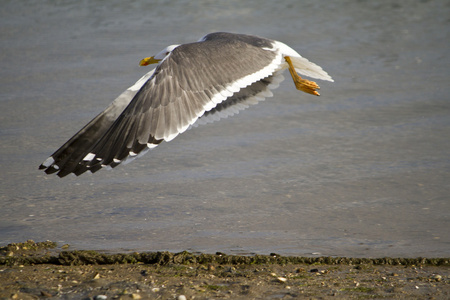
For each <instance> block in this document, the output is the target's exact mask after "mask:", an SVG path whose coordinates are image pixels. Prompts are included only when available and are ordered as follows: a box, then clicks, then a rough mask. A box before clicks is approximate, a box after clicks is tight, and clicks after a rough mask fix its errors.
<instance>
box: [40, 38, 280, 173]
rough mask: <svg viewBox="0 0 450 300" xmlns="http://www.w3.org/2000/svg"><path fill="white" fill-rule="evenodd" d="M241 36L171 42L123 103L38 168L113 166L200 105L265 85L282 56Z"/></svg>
mask: <svg viewBox="0 0 450 300" xmlns="http://www.w3.org/2000/svg"><path fill="white" fill-rule="evenodd" d="M238 36H239V38H235V39H230V38H229V36H223V35H220V34H219V35H214V34H212V35H208V36H206V37H205V38H204V39H203V40H202V41H200V42H197V43H192V44H185V45H181V46H179V47H177V48H175V49H174V50H173V51H172V52H171V53H170V55H169V56H168V57H166V58H165V59H164V60H163V61H162V62H161V63H160V64H159V65H158V67H157V68H156V70H155V72H154V73H153V75H152V76H151V77H150V79H149V80H147V81H146V82H145V84H143V85H142V87H141V88H140V89H139V91H138V92H137V93H136V94H135V95H134V96H133V98H132V100H131V101H129V103H128V104H127V105H125V102H126V101H122V102H121V101H117V100H116V101H117V103H116V105H114V103H113V105H111V106H110V107H108V108H107V110H105V111H104V112H102V113H101V114H99V115H98V116H97V117H96V118H95V119H94V120H92V121H91V122H90V123H89V124H88V125H87V126H86V127H85V128H83V129H82V130H81V131H80V132H79V133H77V134H76V135H75V136H74V137H73V138H72V139H70V140H69V141H68V142H67V143H66V144H65V145H64V146H63V147H61V149H63V150H61V149H60V150H58V151H56V152H55V153H54V154H53V155H52V156H51V157H50V158H49V159H48V160H47V161H46V162H44V163H43V164H42V165H41V168H42V169H45V170H46V172H47V173H54V172H58V173H57V174H58V176H60V177H63V176H65V175H67V174H69V173H74V174H76V175H80V174H82V173H84V172H86V171H88V170H89V171H92V172H95V171H97V170H98V169H100V168H101V167H104V166H110V167H115V166H117V165H118V164H120V163H121V162H123V161H125V160H127V159H130V158H134V157H136V156H137V155H138V154H139V153H141V152H143V151H145V150H148V149H149V148H153V147H155V146H157V145H158V144H159V143H161V142H162V141H163V140H165V141H170V140H172V139H173V138H175V137H176V136H177V135H178V134H180V133H182V132H184V131H185V130H186V129H187V128H188V127H189V126H190V125H192V124H194V122H196V121H197V119H198V118H199V117H201V116H202V115H204V113H205V111H212V112H211V114H212V113H217V112H220V110H222V109H223V108H225V106H226V105H227V104H226V103H227V102H224V101H225V100H227V99H229V98H230V99H235V100H236V99H238V98H239V97H243V98H248V97H250V96H249V95H251V94H252V93H253V94H255V95H256V94H259V93H261V92H263V91H265V90H266V89H267V86H268V85H269V84H271V83H272V77H270V76H271V75H272V74H273V73H274V72H275V71H276V70H277V69H278V68H279V66H280V64H281V63H282V55H281V53H280V52H278V51H273V49H272V50H270V46H271V43H270V40H266V39H260V38H257V37H252V36H243V35H238ZM261 44H263V46H265V47H260V46H261ZM262 79H264V80H265V81H262V82H263V83H262V85H259V83H258V82H260V81H261V80H262ZM246 87H247V88H246ZM252 88H253V92H252ZM241 89H242V92H241V95H240V94H239V91H240V90H241ZM255 91H256V93H254V92H255ZM258 91H259V92H258ZM125 93H126V92H125ZM233 95H234V97H233ZM119 98H120V97H119ZM116 101H115V102H116ZM221 103H223V105H219V106H217V105H218V104H221ZM123 106H126V107H125V108H123ZM214 108H216V109H215V110H214ZM121 110H122V111H121ZM117 115H118V116H117ZM205 117H206V116H205Z"/></svg>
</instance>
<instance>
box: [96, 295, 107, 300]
mask: <svg viewBox="0 0 450 300" xmlns="http://www.w3.org/2000/svg"><path fill="white" fill-rule="evenodd" d="M106 299H108V296H106V295H97V296H94V300H106Z"/></svg>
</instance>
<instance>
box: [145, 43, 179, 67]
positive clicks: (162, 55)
mask: <svg viewBox="0 0 450 300" xmlns="http://www.w3.org/2000/svg"><path fill="white" fill-rule="evenodd" d="M178 46H179V45H170V46H167V47H166V48H164V49H163V50H162V51H161V52H159V53H158V54H156V55H155V56H151V57H146V58H144V59H142V60H141V61H140V62H139V65H140V66H148V65H150V64H157V63H159V62H160V61H162V60H164V59H165V58H166V57H167V56H168V55H169V54H170V52H172V51H173V49H175V48H176V47H178Z"/></svg>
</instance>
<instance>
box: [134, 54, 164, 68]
mask: <svg viewBox="0 0 450 300" xmlns="http://www.w3.org/2000/svg"><path fill="white" fill-rule="evenodd" d="M160 61H161V60H160V59H155V58H154V57H153V56H152V57H146V58H144V59H142V60H141V61H140V62H139V65H140V66H141V67H142V66H148V65H151V64H157V63H159V62H160Z"/></svg>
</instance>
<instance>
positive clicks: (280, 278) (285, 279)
mask: <svg viewBox="0 0 450 300" xmlns="http://www.w3.org/2000/svg"><path fill="white" fill-rule="evenodd" d="M277 280H278V281H279V282H281V283H285V282H286V281H287V278H284V277H277Z"/></svg>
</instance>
